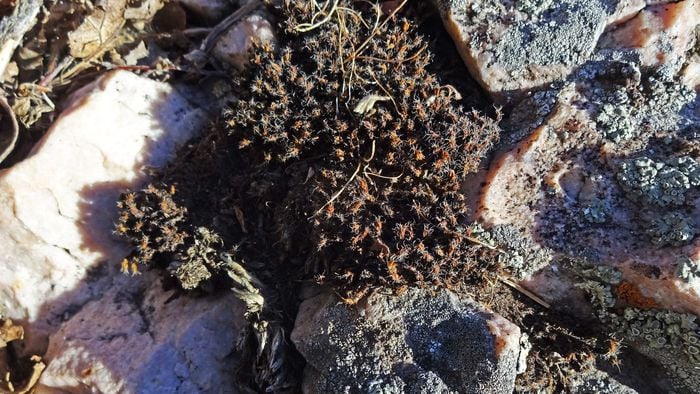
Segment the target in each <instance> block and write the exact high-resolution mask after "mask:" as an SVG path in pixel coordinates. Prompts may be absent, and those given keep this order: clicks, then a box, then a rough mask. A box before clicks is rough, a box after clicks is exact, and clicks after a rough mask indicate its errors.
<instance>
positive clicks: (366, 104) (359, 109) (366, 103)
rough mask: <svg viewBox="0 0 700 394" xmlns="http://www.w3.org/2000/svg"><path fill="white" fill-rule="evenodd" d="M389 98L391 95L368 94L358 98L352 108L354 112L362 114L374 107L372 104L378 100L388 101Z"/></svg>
mask: <svg viewBox="0 0 700 394" xmlns="http://www.w3.org/2000/svg"><path fill="white" fill-rule="evenodd" d="M389 100H391V97H389V96H380V95H378V94H370V95H368V96H365V97H363V98H362V100H360V102H359V103H357V105H356V106H355V108H354V109H353V110H352V111H353V112H355V113H356V114H360V115H364V114H366V113H368V112H370V111H371V110H372V109H373V108H374V104H376V103H377V102H378V101H389Z"/></svg>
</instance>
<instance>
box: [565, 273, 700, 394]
mask: <svg viewBox="0 0 700 394" xmlns="http://www.w3.org/2000/svg"><path fill="white" fill-rule="evenodd" d="M683 264H686V263H683ZM679 269H680V270H681V271H686V269H685V268H681V267H679ZM694 269H696V270H697V266H695V267H694ZM577 270H578V272H579V274H581V276H582V281H581V282H580V283H579V284H578V285H577V287H578V288H580V289H583V290H584V291H586V293H587V294H588V296H589V300H590V302H591V306H592V307H593V310H594V313H595V315H596V316H597V317H598V319H599V320H600V321H601V322H603V323H604V324H606V325H607V326H608V327H609V328H610V329H611V330H613V331H614V333H615V336H616V337H617V338H620V339H621V340H622V341H623V342H624V343H627V344H628V345H629V346H632V347H634V348H636V349H637V350H639V351H641V352H642V353H644V354H647V355H650V356H652V355H653V358H654V359H657V360H659V361H660V362H661V363H662V364H663V365H664V367H666V368H667V369H668V370H669V372H670V373H671V374H673V375H674V376H675V377H676V378H678V380H677V381H676V383H677V384H679V388H681V389H682V390H687V389H688V388H690V387H697V385H698V384H700V374H698V373H697V370H696V369H695V368H696V366H697V365H698V363H700V327H699V326H698V323H697V322H696V319H697V316H695V315H693V314H690V313H677V312H672V311H668V310H657V309H640V308H634V307H626V308H623V309H621V310H620V309H614V308H613V306H615V305H616V299H615V296H614V293H613V286H614V285H615V284H617V283H620V273H619V271H617V270H615V269H613V268H609V267H591V266H588V265H582V266H579V267H578V268H577ZM693 272H697V271H693Z"/></svg>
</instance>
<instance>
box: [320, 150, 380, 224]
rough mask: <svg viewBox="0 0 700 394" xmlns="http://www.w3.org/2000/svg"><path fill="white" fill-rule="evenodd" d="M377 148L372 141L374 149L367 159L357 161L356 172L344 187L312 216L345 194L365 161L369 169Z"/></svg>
mask: <svg viewBox="0 0 700 394" xmlns="http://www.w3.org/2000/svg"><path fill="white" fill-rule="evenodd" d="M375 148H376V142H375V141H372V151H371V152H370V155H369V157H368V158H366V159H364V158H363V159H362V161H361V162H359V163H357V167H356V168H355V172H353V173H352V176H350V179H348V181H347V182H345V184H344V185H343V187H341V188H340V190H338V191H337V192H335V193H333V196H331V198H330V200H328V201H327V202H326V203H325V204H323V206H322V207H321V208H319V209H318V211H316V213H314V214H313V215H312V216H311V217H315V216H318V214H319V213H321V212H323V210H324V209H325V208H326V207H327V206H329V205H330V204H332V203H333V201H335V200H336V199H337V198H338V197H340V195H341V194H343V192H344V191H345V189H347V187H348V185H350V183H351V182H352V181H353V180H355V178H356V177H357V174H359V173H360V169H361V168H362V164H363V163H365V167H364V169H365V170H366V169H367V166H368V165H369V162H370V161H372V159H373V158H374V153H375Z"/></svg>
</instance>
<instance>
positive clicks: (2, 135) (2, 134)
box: [0, 96, 19, 339]
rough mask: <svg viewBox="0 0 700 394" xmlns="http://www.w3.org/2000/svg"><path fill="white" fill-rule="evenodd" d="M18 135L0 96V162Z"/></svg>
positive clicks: (5, 104)
mask: <svg viewBox="0 0 700 394" xmlns="http://www.w3.org/2000/svg"><path fill="white" fill-rule="evenodd" d="M18 136H19V126H18V125H17V119H16V118H15V114H14V112H13V111H12V108H10V105H9V104H7V101H6V100H5V98H4V97H2V96H0V163H2V161H3V160H5V159H6V158H7V156H8V155H9V154H10V153H12V151H13V150H14V149H15V144H16V143H17V137H18ZM0 339H1V338H0Z"/></svg>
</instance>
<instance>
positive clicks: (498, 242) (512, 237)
mask: <svg viewBox="0 0 700 394" xmlns="http://www.w3.org/2000/svg"><path fill="white" fill-rule="evenodd" d="M469 230H470V232H471V234H472V236H474V237H476V238H477V239H479V240H480V241H482V242H484V243H485V244H487V245H491V246H493V247H497V248H499V249H500V250H502V251H503V252H504V253H501V254H500V255H499V257H498V261H499V263H501V264H503V265H504V266H505V267H508V268H510V269H511V270H512V274H513V276H514V277H515V278H524V277H526V276H528V275H530V274H532V273H534V272H536V271H537V270H539V269H541V268H542V267H544V266H546V265H547V264H549V262H550V261H551V259H552V252H551V250H549V249H547V248H543V247H541V246H540V245H538V244H537V243H535V242H534V241H532V240H531V239H530V238H528V237H527V236H526V235H523V234H521V233H520V231H518V229H517V228H516V227H515V226H512V225H508V224H498V225H495V226H493V227H492V228H491V229H489V230H485V229H484V228H483V227H482V226H481V225H480V224H478V223H474V224H472V225H471V226H470V227H469Z"/></svg>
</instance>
